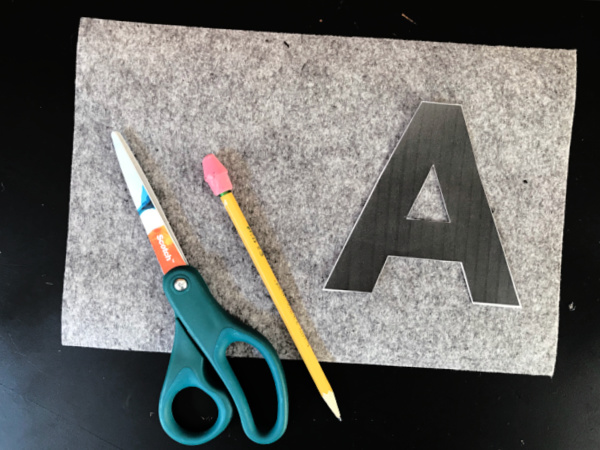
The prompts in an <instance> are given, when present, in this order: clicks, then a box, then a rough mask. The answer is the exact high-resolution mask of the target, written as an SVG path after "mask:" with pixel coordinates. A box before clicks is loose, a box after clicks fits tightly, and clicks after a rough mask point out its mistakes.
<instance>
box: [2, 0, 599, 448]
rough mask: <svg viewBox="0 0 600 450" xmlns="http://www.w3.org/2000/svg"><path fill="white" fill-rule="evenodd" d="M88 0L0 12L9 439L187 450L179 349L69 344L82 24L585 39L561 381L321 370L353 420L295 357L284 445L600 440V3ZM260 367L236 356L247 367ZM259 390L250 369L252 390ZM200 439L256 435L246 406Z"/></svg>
mask: <svg viewBox="0 0 600 450" xmlns="http://www.w3.org/2000/svg"><path fill="white" fill-rule="evenodd" d="M74 3H75V2H74ZM80 3H82V5H76V4H72V5H70V6H67V7H58V6H56V7H54V8H49V7H47V6H42V5H39V4H34V3H32V2H21V1H12V2H7V1H6V2H3V5H2V6H0V33H1V39H0V48H1V50H2V52H1V53H0V58H1V59H0V60H1V70H0V111H1V114H0V118H1V121H0V131H1V140H0V156H1V159H0V449H2V450H5V449H9V450H12V449H171V448H185V447H184V446H181V445H179V444H177V443H175V442H173V441H171V440H170V439H169V438H168V437H167V436H166V435H165V434H164V432H163V431H162V429H161V427H160V423H159V421H158V415H157V403H158V395H159V392H160V389H161V386H162V382H163V379H164V375H165V371H166V368H167V364H168V360H169V355H168V354H157V353H137V352H122V351H109V350H98V349H87V348H75V347H63V346H62V345H61V340H60V328H61V301H62V280H63V273H64V266H65V252H66V238H67V220H68V212H69V182H70V170H71V154H72V148H73V114H74V87H75V86H74V82H75V56H76V54H75V51H76V44H77V30H78V25H79V19H80V17H97V18H106V19H116V20H128V21H138V22H149V23H165V24H177V25H190V26H203V27H212V28H232V29H243V30H261V31H281V32H293V33H310V34H329V35H340V36H365V37H384V38H392V39H410V40H427V41H442V42H460V43H473V44H488V45H510V46H518V47H546V48H569V49H577V51H578V57H577V58H578V62H577V70H578V75H577V101H576V107H575V120H574V124H573V136H572V141H571V155H570V161H569V176H568V192H567V207H566V220H565V232H564V246H563V270H562V285H561V299H560V328H559V342H558V358H557V362H556V371H555V374H554V377H552V378H549V377H532V376H520V375H506V374H491V373H476V372H456V371H448V370H426V369H414V368H399V367H381V366H368V365H351V364H333V363H325V364H323V366H324V370H325V371H326V373H327V375H328V377H329V380H330V381H331V384H332V385H333V387H334V390H335V393H336V396H337V398H338V402H339V405H340V408H341V411H342V416H343V421H342V422H341V423H340V422H338V421H337V420H336V419H335V418H334V417H333V415H332V414H331V413H330V412H329V411H328V410H327V407H326V406H325V404H324V402H323V401H322V400H321V399H320V397H319V395H318V394H317V393H316V390H315V388H314V385H313V384H312V381H311V379H310V377H309V375H308V373H307V371H306V369H305V367H304V365H303V363H302V362H300V361H284V362H283V365H284V369H285V372H286V375H287V379H288V385H289V395H290V421H289V426H288V429H287V431H286V433H285V435H284V437H283V438H281V440H279V441H278V442H277V443H275V444H273V445H271V447H272V448H353V449H354V448H356V449H363V448H407V449H409V448H416V449H431V448H444V449H446V448H461V449H470V448H476V449H490V450H492V449H493V450H497V449H521V448H526V449H528V448H529V449H597V448H600V410H599V405H600V326H599V324H598V323H597V322H596V320H598V318H599V315H600V289H599V288H600V282H599V281H600V267H599V261H600V258H599V257H600V251H599V250H600V213H599V209H598V206H597V200H596V199H597V197H596V195H597V193H598V192H600V176H599V175H600V170H599V167H598V166H597V165H596V164H595V162H596V160H597V158H595V155H596V154H597V152H598V151H599V149H600V134H599V133H598V129H599V126H598V123H599V122H600V116H598V114H597V110H598V106H597V105H598V104H599V101H600V92H599V86H600V84H599V83H598V81H599V80H600V71H599V67H600V65H599V64H598V60H599V58H600V26H599V25H598V24H600V3H596V2H570V3H565V5H563V6H560V5H552V6H551V5H550V4H546V6H545V8H544V9H531V8H530V9H531V10H530V11H529V9H528V10H527V11H525V10H524V8H523V5H509V4H505V3H498V4H491V3H479V4H477V7H476V8H467V7H464V6H456V5H452V4H449V5H446V6H445V7H444V8H439V7H437V6H434V5H431V4H429V3H427V4H426V3H423V2H395V3H393V4H390V5H388V6H381V5H377V4H376V2H372V1H371V2H369V1H344V0H340V1H335V2H332V1H321V2H317V1H314V2H306V1H304V2H300V1H290V2H272V3H270V4H263V3H256V2H235V3H232V2H227V1H222V2H219V3H214V4H212V3H211V4H209V3H206V4H204V3H201V2H181V1H169V2H162V3H153V2H135V3H134V2H129V3H124V2H114V1H102V2H100V1H90V2H80ZM84 3H85V4H84ZM260 364H261V361H258V360H253V359H237V360H235V361H234V368H235V369H236V371H239V372H240V373H241V372H242V371H245V370H255V369H256V370H260V368H259V367H258V365H260ZM264 387H265V386H263V385H262V384H261V382H260V380H253V384H252V386H251V387H250V388H249V389H250V391H256V392H259V391H260V389H261V388H264ZM251 395H252V394H251ZM263 409H264V410H265V411H266V413H268V412H269V410H268V407H267V406H263V405H261V404H259V405H258V406H257V410H263ZM203 447H204V448H207V449H208V448H210V449H213V448H214V449H233V448H254V447H258V445H256V444H253V443H252V442H250V441H249V440H248V439H247V438H246V437H245V435H244V433H243V430H242V428H241V425H240V422H239V419H238V418H237V417H234V419H233V421H232V423H231V424H230V426H229V427H228V429H227V430H226V431H225V432H224V433H223V434H222V435H221V436H219V437H218V438H217V439H215V440H214V441H212V442H210V443H208V444H205V445H204V446H203Z"/></svg>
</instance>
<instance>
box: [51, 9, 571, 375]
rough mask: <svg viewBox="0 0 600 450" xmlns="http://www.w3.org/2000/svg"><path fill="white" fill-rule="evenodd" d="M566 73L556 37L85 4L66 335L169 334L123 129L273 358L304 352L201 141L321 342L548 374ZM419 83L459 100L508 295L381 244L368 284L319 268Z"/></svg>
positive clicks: (353, 353)
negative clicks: (509, 299) (439, 35)
mask: <svg viewBox="0 0 600 450" xmlns="http://www.w3.org/2000/svg"><path fill="white" fill-rule="evenodd" d="M575 76H576V53H575V51H572V50H549V49H525V48H509V47H489V46H479V45H464V44H446V43H443V44H442V43H435V42H411V41H401V40H389V39H365V38H347V37H334V36H311V35H298V34H279V33H267V32H248V31H233V30H213V29H202V28H187V27H178V26H163V25H149V24H139V23H126V22H115V21H107V20H97V19H82V21H81V25H80V32H79V41H78V50H77V75H76V98H75V132H74V149H73V167H72V181H71V204H70V215H69V235H68V246H67V261H66V270H65V283H64V300H63V313H62V323H63V328H62V335H63V336H62V338H63V343H64V344H65V345H76V346H89V347H101V348H111V349H130V350H144V351H162V352H168V351H170V349H171V345H172V340H173V332H174V321H173V313H172V311H171V308H170V306H169V304H168V302H167V300H166V298H165V296H164V293H163V291H162V286H161V280H162V276H161V272H160V269H159V266H158V264H157V262H156V260H155V257H154V255H153V252H152V249H151V247H150V244H149V243H148V241H147V238H146V236H145V234H144V230H143V227H142V225H141V223H140V221H139V219H138V217H137V213H136V211H135V209H134V207H133V202H132V200H131V199H130V198H129V194H128V192H127V189H126V186H125V182H124V180H123V177H122V175H121V173H120V169H119V166H118V163H117V159H116V157H115V154H114V151H113V149H112V147H111V140H110V132H111V131H113V130H118V131H121V132H122V134H123V136H124V137H125V139H126V140H127V141H128V142H129V145H130V146H131V149H132V151H133V152H134V154H135V155H136V157H137V158H138V160H139V162H140V164H141V166H142V168H143V169H144V171H145V172H146V175H147V177H148V179H149V181H150V183H151V184H152V186H153V188H154V190H155V192H156V194H157V196H158V198H159V200H160V202H161V204H162V206H163V209H164V210H165V213H166V215H167V217H168V219H169V221H170V223H171V226H172V228H173V230H174V232H175V234H176V236H177V238H178V239H179V243H180V244H181V247H182V248H183V251H184V252H185V254H186V256H187V258H188V260H189V263H190V264H192V265H194V266H195V267H197V268H198V270H199V271H200V273H201V274H202V275H203V277H204V278H205V280H206V282H207V284H208V286H209V287H210V289H211V291H212V293H213V294H214V296H215V297H216V298H217V300H218V301H219V302H220V303H221V304H222V305H223V307H224V308H226V309H227V310H229V311H230V312H232V313H233V314H235V315H237V316H238V317H240V318H241V319H242V320H243V321H245V322H246V323H248V324H250V325H251V326H253V327H254V328H256V329H258V330H259V331H260V332H262V333H263V334H264V335H265V336H266V337H267V338H268V339H269V340H270V341H271V342H272V343H273V345H274V347H275V348H276V350H277V351H278V353H279V355H280V357H281V358H282V359H289V358H299V355H298V353H297V351H296V349H295V347H294V345H293V343H292V340H291V338H290V337H289V335H288V333H287V330H286V329H285V326H284V325H283V323H282V321H281V319H280V317H279V316H278V314H277V311H276V309H275V307H274V306H273V303H272V301H271V300H270V298H269V296H268V293H267V291H266V289H265V287H264V285H263V284H262V281H261V279H260V277H259V276H258V274H257V273H256V270H255V269H254V267H253V265H252V262H251V260H250V257H249V256H248V254H247V252H246V250H245V248H244V246H243V244H242V242H241V240H240V239H239V237H238V235H237V233H236V231H235V229H234V227H233V225H232V224H231V221H230V219H229V217H228V215H227V213H226V211H225V209H224V207H223V206H222V204H221V202H220V200H219V199H218V198H217V197H215V196H214V195H213V194H212V193H211V191H210V188H209V187H208V185H207V184H206V183H205V182H204V181H203V177H202V166H201V161H202V158H203V157H204V156H205V155H207V154H209V153H215V154H216V155H217V157H218V158H219V159H220V160H221V162H223V164H224V165H225V167H227V169H228V170H229V174H230V177H231V179H232V182H233V188H234V191H233V192H234V194H235V196H236V198H237V200H238V202H239V204H240V206H241V208H242V211H243V212H244V214H245V216H246V218H247V219H248V222H249V223H250V226H251V227H252V230H253V231H254V234H255V235H256V237H257V239H258V241H259V243H260V244H261V246H262V248H263V250H264V252H265V254H266V256H267V259H268V260H269V262H270V264H271V266H272V268H273V271H274V272H275V274H276V276H277V277H278V280H279V282H280V284H281V286H282V288H283V290H284V292H285V293H286V295H287V297H288V300H289V301H290V304H291V306H292V308H293V310H294V311H295V313H296V315H297V317H298V320H299V322H300V324H301V325H302V327H303V329H304V331H305V333H306V336H307V338H308V340H309V342H310V343H311V345H312V347H313V349H314V350H315V353H316V354H317V356H318V358H319V359H320V360H321V361H335V362H351V363H365V364H380V365H397V366H415V367H432V368H448V369H457V370H476V371H495V372H509V373H524V374H544V375H550V374H552V373H553V370H554V364H555V358H556V346H557V337H558V300H559V287H560V258H561V248H562V230H563V219H564V206H565V205H564V203H565V194H566V178H567V163H568V151H569V143H570V136H571V125H572V118H573V109H574V102H575ZM421 101H437V102H446V103H457V104H461V105H462V107H463V111H464V114H465V119H466V122H467V126H468V129H469V134H470V138H471V143H472V146H473V151H474V154H475V158H476V161H477V165H478V169H479V173H480V175H481V179H482V182H483V186H484V189H485V191H486V194H487V197H488V200H489V203H490V207H491V208H492V210H493V212H494V219H495V222H496V226H497V227H498V231H499V234H500V237H501V241H502V244H503V248H504V251H505V254H506V257H507V260H508V264H509V266H510V268H511V271H512V274H513V277H514V281H515V285H516V288H517V290H518V292H519V297H520V300H521V306H522V307H521V308H502V307H495V306H482V305H472V304H471V303H470V300H469V296H468V293H467V290H466V286H465V283H464V279H463V277H462V273H461V270H460V264H459V263H454V262H440V261H430V260H421V259H408V258H389V259H388V262H387V264H386V265H385V267H384V269H383V271H382V273H381V276H380V279H379V281H378V283H377V285H376V286H375V289H374V291H373V292H372V293H369V294H365V293H348V292H327V291H324V290H323V287H324V284H325V281H326V280H327V277H328V276H329V274H330V272H331V270H332V269H333V265H334V263H335V261H336V259H337V258H338V256H339V254H340V252H341V250H342V248H343V245H344V243H345V242H346V239H347V238H348V236H349V234H350V232H351V230H352V227H353V225H354V223H355V221H356V219H357V218H358V216H359V214H360V212H361V211H362V208H363V206H364V204H365V202H366V200H367V198H368V196H369V193H370V192H371V190H372V189H373V186H374V185H375V183H376V181H377V178H378V176H379V174H380V172H381V170H382V169H383V168H384V166H385V164H386V161H387V160H388V158H389V157H390V156H391V153H392V151H393V150H394V148H395V146H396V144H397V142H398V140H399V138H400V136H401V135H402V132H403V131H404V129H405V128H406V127H407V125H408V123H409V120H410V119H411V117H412V115H413V114H414V113H415V112H416V110H417V108H418V106H419V104H420V102H421ZM525 180H526V182H525ZM232 354H233V355H249V354H254V353H253V352H252V351H251V350H248V349H246V348H245V347H242V346H236V347H234V348H233V349H232Z"/></svg>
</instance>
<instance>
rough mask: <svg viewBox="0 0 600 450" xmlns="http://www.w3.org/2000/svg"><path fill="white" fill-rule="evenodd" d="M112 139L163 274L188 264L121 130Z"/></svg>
mask: <svg viewBox="0 0 600 450" xmlns="http://www.w3.org/2000/svg"><path fill="white" fill-rule="evenodd" d="M111 138H112V143H113V147H114V148H115V152H116V154H117V159H118V160H119V165H120V166H121V171H122V172H123V177H124V178H125V183H127V188H128V189H129V193H130V194H131V198H132V199H133V203H134V204H135V208H136V209H137V212H138V214H139V216H140V219H141V220H142V224H143V225H144V229H145V230H146V234H147V235H148V239H149V240H150V243H151V244H152V249H153V250H154V253H155V254H156V258H157V259H158V262H159V264H160V268H161V269H162V271H163V274H165V273H167V272H168V271H169V270H171V269H172V268H174V267H179V266H186V265H187V260H186V259H185V256H184V255H183V252H182V251H181V247H180V246H179V243H178V242H177V239H176V238H175V234H174V233H173V230H172V229H171V226H170V225H169V222H168V221H167V218H166V216H165V213H164V212H163V210H162V208H161V207H160V203H159V202H158V199H157V198H156V195H155V194H154V191H153V190H152V186H150V183H149V182H148V179H147V178H146V175H144V172H143V170H142V168H141V167H140V165H139V163H138V162H137V160H136V159H135V156H134V155H133V153H132V151H131V149H130V148H129V146H128V145H127V142H125V139H123V136H121V133H119V132H118V131H113V132H112V133H111Z"/></svg>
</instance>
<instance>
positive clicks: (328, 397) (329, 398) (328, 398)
mask: <svg viewBox="0 0 600 450" xmlns="http://www.w3.org/2000/svg"><path fill="white" fill-rule="evenodd" d="M322 395H323V400H325V403H327V406H329V409H331V411H332V412H333V414H334V415H335V417H337V419H338V420H339V421H340V422H341V421H342V415H341V414H340V408H339V407H338V404H337V402H336V401H335V395H333V391H329V392H326V393H325V394H322Z"/></svg>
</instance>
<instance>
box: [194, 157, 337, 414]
mask: <svg viewBox="0 0 600 450" xmlns="http://www.w3.org/2000/svg"><path fill="white" fill-rule="evenodd" d="M202 166H203V169H204V179H205V180H206V182H207V183H208V184H209V186H210V188H211V189H212V191H213V193H214V194H215V195H219V196H220V197H221V201H222V202H223V205H224V206H225V209H226V210H227V213H228V214H229V217H230V218H231V221H232V222H233V224H234V225H235V228H236V230H237V231H238V233H239V235H240V237H241V238H242V242H243V243H244V246H245V247H246V250H248V253H249V254H250V257H251V258H252V262H253V263H254V265H255V266H256V270H258V273H259V275H260V277H261V278H262V280H263V283H264V284H265V286H266V287H267V290H268V291H269V294H270V295H271V298H272V299H273V303H274V304H275V307H276V308H277V310H278V311H279V314H280V315H281V318H282V319H283V323H284V324H285V326H286V327H287V329H288V331H289V333H290V335H291V336H292V340H293V341H294V344H295V345H296V348H297V349H298V352H299V353H300V356H301V357H302V360H303V361H304V364H306V367H307V368H308V372H309V373H310V376H311V377H312V379H313V381H314V382H315V384H316V386H317V389H318V390H319V392H320V393H321V396H322V397H323V400H325V403H327V406H329V408H330V409H331V411H332V412H333V414H335V416H336V417H337V418H338V419H339V420H342V418H341V415H340V410H339V408H338V405H337V402H336V400H335V395H334V394H333V390H332V389H331V385H330V384H329V381H328V380H327V377H326V376H325V373H323V368H322V367H321V364H319V360H318V359H317V357H316V355H315V352H314V351H313V349H312V347H311V346H310V344H309V343H308V340H307V339H306V336H305V335H304V331H302V327H301V326H300V323H299V322H298V319H297V318H296V315H295V314H294V311H292V307H291V306H290V304H289V302H288V301H287V299H286V297H285V295H284V293H283V289H281V286H279V282H278V281H277V278H275V274H274V273H273V270H272V269H271V266H270V265H269V263H268V261H267V258H266V257H265V255H264V254H263V252H262V250H261V248H260V245H258V241H257V240H256V237H255V236H254V233H253V232H252V229H251V228H250V225H248V221H247V220H246V218H245V217H244V214H243V213H242V210H241V209H240V206H239V205H238V203H237V201H236V200H235V197H234V196H233V193H232V192H231V190H232V185H231V181H230V179H229V176H228V175H227V169H225V167H224V166H223V165H222V164H221V163H220V162H219V160H218V159H217V158H216V156H215V155H213V154H210V155H208V156H206V157H205V158H204V160H203V161H202Z"/></svg>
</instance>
